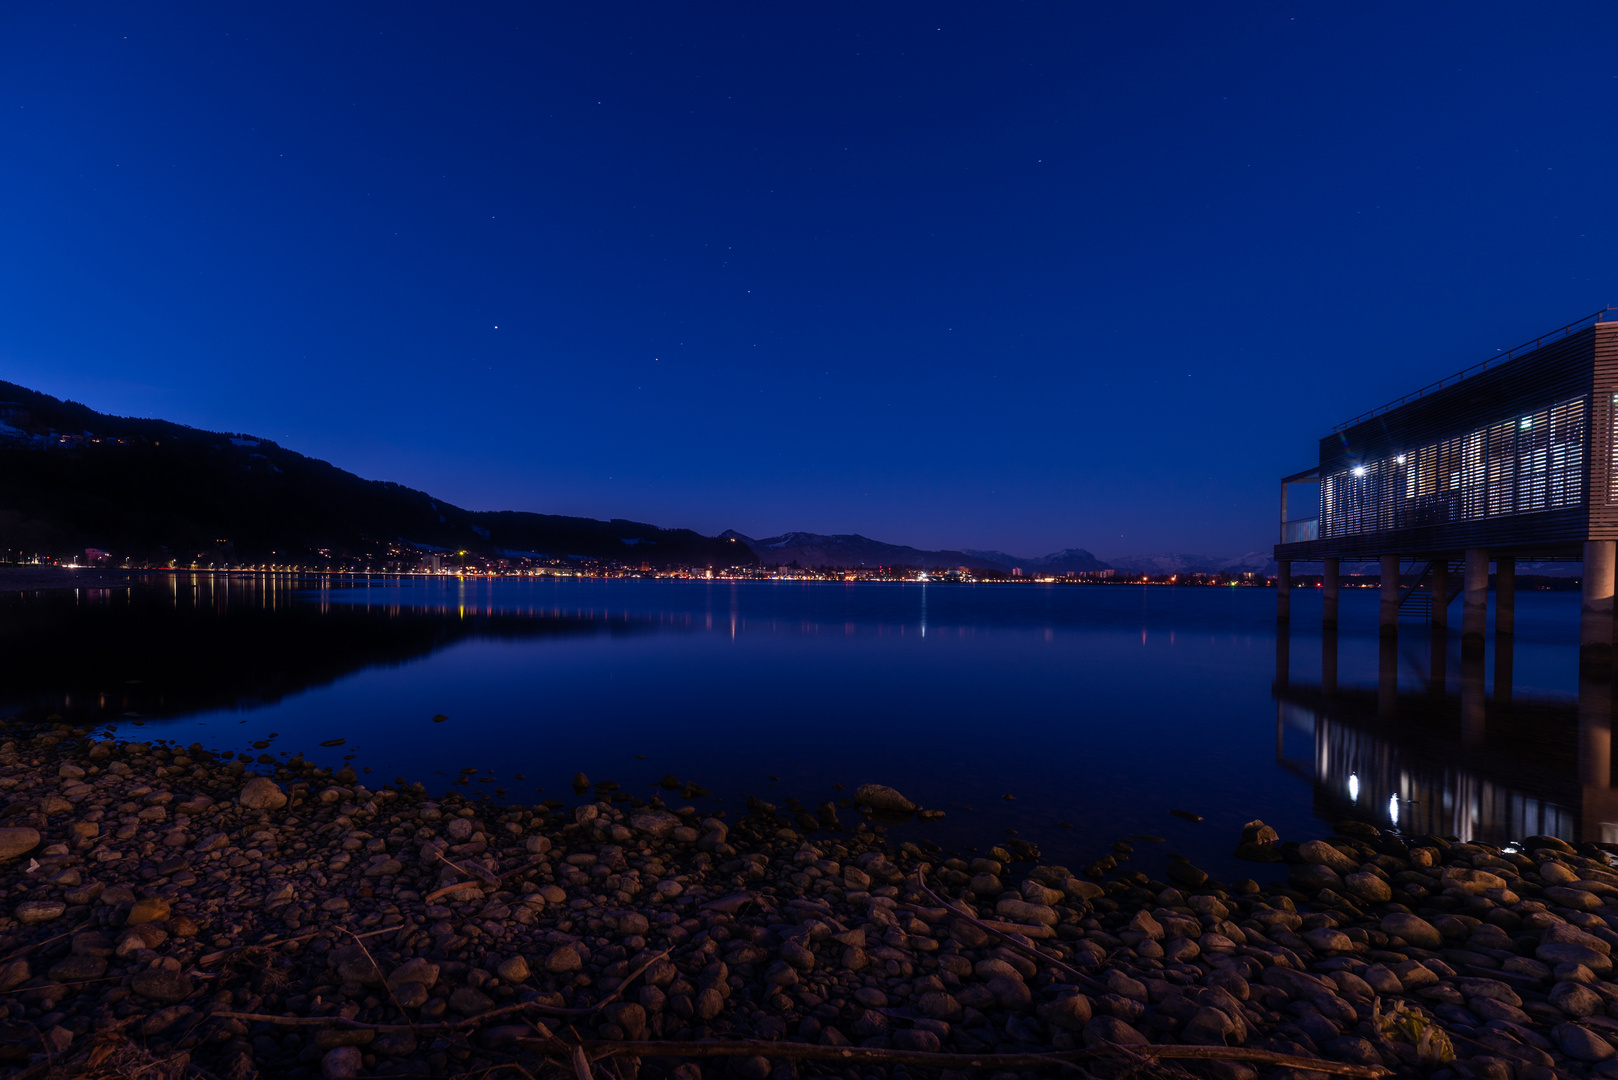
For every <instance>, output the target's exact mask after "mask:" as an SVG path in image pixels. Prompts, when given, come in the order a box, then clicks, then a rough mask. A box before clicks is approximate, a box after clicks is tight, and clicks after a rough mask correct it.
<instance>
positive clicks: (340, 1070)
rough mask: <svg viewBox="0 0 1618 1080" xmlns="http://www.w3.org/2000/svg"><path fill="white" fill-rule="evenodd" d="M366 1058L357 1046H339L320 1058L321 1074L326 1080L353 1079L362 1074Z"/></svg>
mask: <svg viewBox="0 0 1618 1080" xmlns="http://www.w3.org/2000/svg"><path fill="white" fill-rule="evenodd" d="M364 1063H365V1058H364V1055H363V1054H361V1053H360V1051H359V1048H358V1047H355V1046H339V1047H337V1048H336V1049H334V1050H328V1051H326V1056H325V1057H323V1058H321V1059H320V1075H321V1076H324V1077H325V1078H326V1080H353V1078H354V1077H356V1076H358V1075H360V1070H361V1068H363V1067H364Z"/></svg>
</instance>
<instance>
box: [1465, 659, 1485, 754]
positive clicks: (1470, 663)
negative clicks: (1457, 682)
mask: <svg viewBox="0 0 1618 1080" xmlns="http://www.w3.org/2000/svg"><path fill="white" fill-rule="evenodd" d="M1483 687H1484V682H1483V650H1482V649H1472V650H1470V651H1465V650H1463V651H1462V653H1461V743H1462V745H1464V746H1481V745H1483V715H1484V714H1483V706H1484V695H1483Z"/></svg>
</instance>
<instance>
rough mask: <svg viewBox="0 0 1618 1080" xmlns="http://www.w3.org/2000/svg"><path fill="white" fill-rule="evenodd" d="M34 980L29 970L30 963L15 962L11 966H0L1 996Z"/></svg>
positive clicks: (24, 961) (23, 961)
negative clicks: (31, 979)
mask: <svg viewBox="0 0 1618 1080" xmlns="http://www.w3.org/2000/svg"><path fill="white" fill-rule="evenodd" d="M30 978H32V974H31V973H30V972H29V970H28V961H26V960H13V961H11V962H10V963H9V964H5V965H0V994H3V993H5V992H6V991H7V990H15V989H16V988H17V987H19V986H21V985H22V984H23V983H25V982H27V981H28V980H29V979H30Z"/></svg>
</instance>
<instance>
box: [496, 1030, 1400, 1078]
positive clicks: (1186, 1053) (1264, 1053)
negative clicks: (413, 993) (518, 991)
mask: <svg viewBox="0 0 1618 1080" xmlns="http://www.w3.org/2000/svg"><path fill="white" fill-rule="evenodd" d="M517 1045H518V1046H520V1047H522V1048H524V1049H529V1050H535V1051H538V1052H540V1053H546V1054H556V1053H566V1052H568V1051H570V1050H574V1049H575V1048H582V1049H583V1050H585V1051H586V1052H587V1053H589V1054H590V1055H591V1056H592V1057H610V1056H613V1055H616V1054H633V1055H636V1056H639V1057H664V1058H671V1057H672V1058H694V1057H754V1056H758V1057H766V1058H779V1059H783V1060H798V1061H804V1060H809V1061H841V1062H845V1063H847V1064H850V1065H916V1066H921V1067H923V1068H934V1069H955V1068H965V1069H1034V1068H1039V1067H1041V1066H1047V1065H1069V1066H1070V1065H1072V1064H1074V1063H1075V1062H1079V1061H1093V1060H1095V1059H1097V1058H1105V1057H1108V1056H1110V1055H1113V1054H1116V1053H1117V1052H1119V1051H1120V1050H1127V1051H1128V1052H1129V1053H1130V1054H1131V1055H1138V1056H1140V1057H1144V1058H1147V1059H1151V1060H1170V1059H1177V1060H1190V1061H1252V1062H1258V1063H1260V1064H1264V1065H1284V1066H1290V1067H1291V1068H1294V1069H1306V1070H1308V1071H1310V1072H1319V1073H1329V1074H1331V1075H1333V1076H1347V1077H1354V1078H1357V1080H1380V1078H1381V1077H1384V1076H1391V1075H1393V1073H1392V1070H1390V1069H1384V1068H1382V1067H1381V1066H1380V1065H1349V1064H1346V1063H1344V1062H1341V1061H1326V1060H1324V1059H1321V1058H1311V1057H1300V1056H1299V1055H1296V1054H1278V1053H1276V1052H1275V1051H1273V1050H1250V1049H1248V1048H1246V1047H1242V1046H1159V1045H1150V1044H1148V1045H1144V1046H1130V1047H1114V1046H1110V1045H1108V1046H1098V1047H1095V1048H1093V1049H1087V1050H1056V1051H1051V1052H1049V1053H1032V1054H946V1053H934V1052H929V1051H923V1050H887V1049H877V1048H871V1047H861V1046H811V1045H810V1044H808V1043H793V1042H769V1041H767V1040H764V1039H737V1040H727V1041H725V1042H674V1041H665V1040H640V1041H628V1040H624V1041H620V1040H616V1039H586V1040H583V1041H582V1042H579V1043H577V1044H568V1043H564V1042H562V1041H561V1040H559V1039H557V1038H555V1037H554V1036H553V1037H552V1038H549V1039H518V1040H517Z"/></svg>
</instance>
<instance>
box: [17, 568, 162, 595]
mask: <svg viewBox="0 0 1618 1080" xmlns="http://www.w3.org/2000/svg"><path fill="white" fill-rule="evenodd" d="M146 573H151V571H149V570H122V569H118V570H114V569H108V568H104V567H81V568H78V569H73V570H68V569H64V568H63V567H60V566H0V592H57V591H62V590H66V589H116V588H123V587H127V586H130V585H138V584H140V582H139V580H138V579H139V577H140V575H141V574H146Z"/></svg>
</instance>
